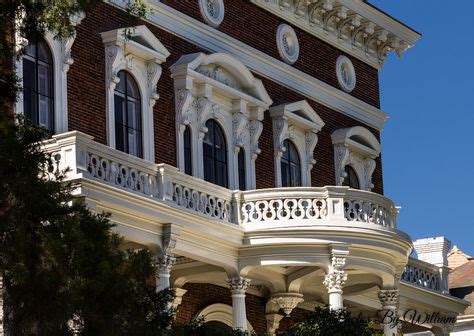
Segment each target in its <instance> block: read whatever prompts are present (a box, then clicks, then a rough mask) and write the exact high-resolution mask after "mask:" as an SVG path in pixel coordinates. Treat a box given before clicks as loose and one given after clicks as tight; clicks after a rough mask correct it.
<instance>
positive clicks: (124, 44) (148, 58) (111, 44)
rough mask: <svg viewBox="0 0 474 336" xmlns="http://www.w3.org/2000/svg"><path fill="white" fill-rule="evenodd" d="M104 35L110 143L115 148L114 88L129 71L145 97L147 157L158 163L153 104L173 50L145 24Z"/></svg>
mask: <svg viewBox="0 0 474 336" xmlns="http://www.w3.org/2000/svg"><path fill="white" fill-rule="evenodd" d="M100 35H101V37H102V42H103V43H104V45H105V82H106V90H107V139H108V144H109V146H111V147H114V148H115V113H114V89H115V86H116V85H117V84H118V81H119V78H118V76H117V74H118V72H119V71H121V70H125V71H128V72H129V73H131V74H132V76H133V77H134V78H135V80H136V82H137V84H138V86H139V89H140V95H141V97H142V99H141V101H142V106H141V111H142V130H143V135H142V137H143V139H142V141H143V158H144V159H146V160H149V161H152V162H154V161H155V151H154V137H153V133H154V132H153V106H154V105H155V103H156V101H157V100H158V98H159V95H158V93H157V91H156V85H157V83H158V80H159V79H160V76H161V65H160V64H161V63H163V62H164V61H166V58H167V57H168V56H169V55H170V53H169V51H168V50H167V49H166V48H165V46H164V45H163V44H162V43H161V42H160V41H159V40H158V39H157V38H156V36H155V35H154V34H153V33H152V32H151V31H150V30H149V29H148V28H147V27H146V26H144V25H142V26H138V27H129V28H120V29H115V30H111V31H107V32H104V33H101V34H100Z"/></svg>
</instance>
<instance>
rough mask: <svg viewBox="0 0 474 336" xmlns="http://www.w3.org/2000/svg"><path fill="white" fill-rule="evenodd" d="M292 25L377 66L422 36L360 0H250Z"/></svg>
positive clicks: (401, 52)
mask: <svg viewBox="0 0 474 336" xmlns="http://www.w3.org/2000/svg"><path fill="white" fill-rule="evenodd" d="M251 2H253V3H254V4H255V5H257V6H259V7H262V8H264V9H265V10H267V11H269V12H270V13H272V14H274V15H276V16H278V17H280V18H282V19H283V20H285V21H287V22H289V23H291V24H293V25H294V26H296V27H298V28H300V29H302V30H304V31H306V32H308V33H310V34H312V35H314V36H316V37H318V38H320V39H322V40H323V41H325V42H327V43H329V44H332V45H334V46H336V47H337V48H339V49H342V50H344V51H345V52H347V53H349V54H350V55H352V56H355V57H357V58H359V59H360V60H362V61H364V62H366V63H368V64H370V65H371V66H373V67H375V68H380V67H381V66H382V65H383V63H384V61H385V59H386V58H387V53H389V52H391V51H395V52H396V53H397V55H398V56H401V55H402V54H403V53H404V52H405V50H406V49H408V48H409V47H411V46H413V45H414V44H415V43H416V41H417V40H418V39H419V38H420V37H421V35H420V34H419V33H417V32H416V31H414V30H412V29H410V28H408V27H406V26H405V25H403V24H401V23H400V22H398V21H397V20H395V19H393V18H391V17H389V16H388V15H386V14H385V13H383V12H382V11H380V10H378V9H376V8H374V7H373V6H370V5H369V4H367V3H365V2H364V1H360V0H318V1H299V0H295V1H294V0H251Z"/></svg>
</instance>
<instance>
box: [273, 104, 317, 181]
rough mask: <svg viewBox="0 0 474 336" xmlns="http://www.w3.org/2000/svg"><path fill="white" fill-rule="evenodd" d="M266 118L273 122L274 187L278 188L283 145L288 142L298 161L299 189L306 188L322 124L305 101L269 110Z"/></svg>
mask: <svg viewBox="0 0 474 336" xmlns="http://www.w3.org/2000/svg"><path fill="white" fill-rule="evenodd" d="M270 116H271V117H272V119H273V145H274V163H275V186H276V187H281V186H282V177H281V158H282V156H283V153H284V152H285V151H286V150H287V148H285V146H284V145H283V143H284V141H285V140H287V139H288V140H290V141H292V142H293V144H294V145H295V147H296V149H297V151H298V154H299V157H300V164H301V186H303V187H310V186H311V170H312V169H313V165H314V164H315V163H316V160H315V159H314V148H315V147H316V144H317V143H318V136H317V133H318V132H319V131H320V130H321V129H322V128H323V127H324V122H323V120H322V119H321V118H320V117H319V115H318V114H317V113H316V111H314V109H313V108H312V107H311V106H310V105H309V103H308V102H307V101H306V100H300V101H297V102H293V103H289V104H281V105H278V106H275V107H272V108H270Z"/></svg>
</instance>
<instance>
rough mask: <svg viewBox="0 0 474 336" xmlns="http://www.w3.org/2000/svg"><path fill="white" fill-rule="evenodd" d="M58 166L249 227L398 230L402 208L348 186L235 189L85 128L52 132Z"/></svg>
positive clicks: (70, 175)
mask: <svg viewBox="0 0 474 336" xmlns="http://www.w3.org/2000/svg"><path fill="white" fill-rule="evenodd" d="M44 148H45V150H46V151H47V152H49V153H51V154H52V157H53V162H54V164H53V167H51V168H52V171H54V170H58V169H59V170H61V171H63V170H65V169H66V168H68V169H69V171H68V172H67V174H66V175H67V179H69V180H74V179H79V178H84V177H85V178H88V179H91V180H94V181H99V182H102V183H106V184H108V185H111V186H114V187H118V188H122V189H125V190H127V191H129V192H133V193H136V194H139V195H141V196H144V197H148V198H152V199H154V200H156V201H159V202H165V203H167V204H169V205H171V206H175V207H179V208H182V209H186V210H187V211H190V212H192V213H196V214H199V215H204V216H207V217H210V218H213V219H216V220H222V221H225V222H228V223H235V224H238V225H242V226H244V227H246V228H248V229H253V228H255V229H258V228H264V227H268V226H275V225H276V226H282V225H299V224H302V223H304V225H308V224H309V225H312V224H318V223H323V222H324V221H332V224H334V225H336V224H338V223H341V224H345V225H349V224H350V223H353V224H354V225H360V224H362V223H368V224H376V225H381V226H385V227H389V228H395V227H396V223H395V219H396V214H397V209H396V208H395V206H394V205H393V203H392V202H391V201H390V200H389V199H387V198H385V197H383V196H381V195H378V194H376V193H372V192H367V191H360V190H353V189H349V188H348V187H332V186H328V187H323V188H305V187H302V188H275V189H260V190H251V191H231V190H229V189H226V188H222V187H219V186H216V185H215V184H211V183H208V182H206V181H203V180H202V179H198V178H195V177H192V176H188V175H185V174H183V173H180V172H179V171H178V169H177V168H175V167H172V166H170V165H166V164H155V163H152V162H149V161H146V160H143V159H140V158H137V157H135V156H132V155H128V154H126V153H123V152H121V151H118V150H115V149H112V148H110V147H108V146H105V145H103V144H100V143H97V142H95V141H93V138H92V137H91V136H88V135H86V134H83V133H81V132H77V131H74V132H69V133H63V134H59V135H55V136H53V138H52V139H51V140H48V141H47V142H45V143H44Z"/></svg>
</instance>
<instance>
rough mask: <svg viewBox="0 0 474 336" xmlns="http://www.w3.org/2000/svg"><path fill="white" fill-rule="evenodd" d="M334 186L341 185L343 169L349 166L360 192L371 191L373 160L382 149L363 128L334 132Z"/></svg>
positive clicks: (332, 136)
mask: <svg viewBox="0 0 474 336" xmlns="http://www.w3.org/2000/svg"><path fill="white" fill-rule="evenodd" d="M331 139H332V143H333V145H334V162H335V170H336V171H335V173H336V185H342V183H343V182H344V178H345V177H346V172H345V167H346V166H347V165H350V166H351V167H352V168H353V169H354V170H355V172H356V174H357V177H358V179H359V184H360V188H361V189H362V190H371V189H372V188H373V187H374V185H373V184H372V174H373V172H374V170H375V165H376V163H375V159H376V158H377V157H378V156H379V155H380V152H381V151H382V148H381V146H380V143H379V141H378V140H377V138H376V137H375V136H374V135H373V134H372V133H371V132H370V131H369V130H368V129H366V128H365V127H362V126H355V127H350V128H344V129H339V130H336V131H334V133H333V134H332V135H331Z"/></svg>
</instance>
